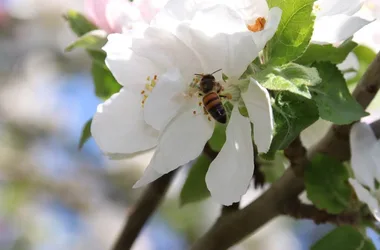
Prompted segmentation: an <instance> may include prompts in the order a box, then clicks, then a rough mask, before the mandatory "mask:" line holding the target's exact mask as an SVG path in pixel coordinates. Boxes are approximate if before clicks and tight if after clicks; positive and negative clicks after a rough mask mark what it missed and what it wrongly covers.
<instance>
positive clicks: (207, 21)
mask: <svg viewBox="0 0 380 250" xmlns="http://www.w3.org/2000/svg"><path fill="white" fill-rule="evenodd" d="M215 20H218V21H217V22H216V21H215ZM191 27H192V28H193V29H196V30H199V31H201V32H203V33H204V34H206V35H207V36H209V37H213V36H215V35H216V34H219V33H227V34H233V33H237V32H244V31H247V26H246V23H245V21H244V19H242V18H241V16H240V15H239V13H238V12H237V11H235V10H234V9H232V8H231V7H228V6H226V5H220V4H219V5H214V6H211V7H209V8H205V9H202V10H199V11H197V12H196V13H195V16H194V18H193V19H192V20H191ZM247 32H248V31H247Z"/></svg>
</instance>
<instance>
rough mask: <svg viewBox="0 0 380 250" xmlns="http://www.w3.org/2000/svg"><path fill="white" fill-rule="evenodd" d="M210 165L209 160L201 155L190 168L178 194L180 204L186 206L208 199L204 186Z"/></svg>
mask: <svg viewBox="0 0 380 250" xmlns="http://www.w3.org/2000/svg"><path fill="white" fill-rule="evenodd" d="M210 164H211V160H210V158H208V157H207V156H205V155H204V154H202V155H201V156H199V157H198V159H197V161H196V162H195V164H194V165H193V166H192V167H191V169H190V171H189V174H188V176H187V179H186V181H185V184H184V185H183V187H182V190H181V194H180V204H181V205H186V204H189V203H192V202H198V201H201V200H203V199H206V198H208V197H210V191H208V189H207V186H206V180H205V178H206V173H207V170H208V167H209V166H210Z"/></svg>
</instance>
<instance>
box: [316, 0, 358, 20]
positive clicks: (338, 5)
mask: <svg viewBox="0 0 380 250" xmlns="http://www.w3.org/2000/svg"><path fill="white" fill-rule="evenodd" d="M363 3H364V0H318V1H316V2H315V8H314V9H315V10H316V11H315V14H316V16H317V18H319V17H322V16H332V15H337V14H346V15H352V14H354V13H355V12H357V11H359V10H360V8H361V6H362V5H363Z"/></svg>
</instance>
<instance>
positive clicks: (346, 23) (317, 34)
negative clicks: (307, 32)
mask: <svg viewBox="0 0 380 250" xmlns="http://www.w3.org/2000/svg"><path fill="white" fill-rule="evenodd" d="M369 23H370V22H369V21H367V20H365V19H362V18H360V17H356V16H347V15H335V16H324V17H321V18H318V19H317V20H315V24H314V32H313V37H312V41H313V42H315V43H337V42H341V41H344V40H346V39H347V38H349V37H351V36H352V35H353V34H354V33H355V32H356V31H358V30H360V29H361V28H362V27H364V26H365V25H367V24H369Z"/></svg>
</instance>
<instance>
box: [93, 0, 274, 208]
mask: <svg viewBox="0 0 380 250" xmlns="http://www.w3.org/2000/svg"><path fill="white" fill-rule="evenodd" d="M181 2H182V1H179V0H175V1H171V2H170V3H169V4H168V6H169V7H165V9H164V11H163V12H162V13H161V14H158V19H161V20H169V19H172V17H173V16H177V15H179V14H183V12H180V11H179V10H178V9H172V10H169V8H171V7H170V6H172V5H173V4H174V3H177V4H181ZM182 10H183V9H182ZM165 13H166V14H165ZM167 13H170V15H169V14H167ZM165 15H166V16H165ZM173 20H174V19H173ZM215 20H218V22H215ZM165 25H167V26H165ZM266 39H269V38H268V37H267V38H266ZM266 39H263V40H262V41H263V42H264V41H265V42H266ZM256 41H257V39H253V38H252V32H251V31H250V30H249V29H248V28H247V25H246V21H245V20H244V19H242V17H241V15H240V14H239V13H238V12H236V10H234V9H232V8H230V7H228V6H227V5H209V6H207V8H206V7H205V8H197V11H195V12H194V13H193V14H192V16H191V17H188V18H186V19H176V20H175V22H174V21H173V22H170V23H166V22H161V21H158V22H155V24H154V25H152V26H150V27H148V28H146V29H145V30H144V31H141V32H136V33H128V34H112V35H110V36H109V37H108V43H107V44H106V46H105V47H104V50H105V51H106V52H107V58H106V64H107V66H108V67H109V68H110V70H111V72H112V73H113V75H114V76H115V78H116V79H117V81H118V82H119V83H120V84H122V85H123V88H122V90H121V91H120V93H118V94H116V95H114V96H112V97H111V98H110V99H109V100H107V101H106V102H105V103H104V104H101V105H99V107H98V110H97V113H96V114H95V116H94V118H93V122H92V127H91V132H92V135H93V137H94V138H95V140H96V142H97V144H98V145H99V147H100V148H101V149H102V150H103V151H104V152H105V153H106V154H122V155H124V154H134V153H137V152H140V151H144V150H147V149H150V148H153V147H156V149H155V153H154V155H153V158H152V160H151V162H150V164H149V165H148V167H147V168H146V170H145V172H144V175H143V177H142V178H141V179H140V180H139V181H138V182H137V183H136V184H135V187H140V186H142V185H145V184H147V183H149V182H151V181H154V180H155V179H157V178H159V177H160V176H162V175H163V174H166V173H168V172H170V171H172V170H174V169H176V168H177V167H179V166H181V165H184V164H186V163H188V162H190V161H192V160H194V159H195V158H197V157H198V156H199V155H200V154H201V153H202V151H203V148H204V146H205V144H206V143H207V141H208V140H209V139H210V138H211V136H212V134H213V131H214V125H215V120H214V119H213V118H212V117H210V115H209V114H207V113H205V111H204V109H203V105H202V98H201V97H200V96H199V94H200V91H199V90H198V88H197V82H198V81H199V77H198V76H195V74H207V73H211V72H213V71H216V70H218V69H221V70H222V71H221V72H218V73H216V74H215V78H216V80H217V81H219V82H221V83H222V79H221V73H223V74H225V75H227V76H228V77H229V79H239V78H240V76H241V75H242V74H243V72H244V71H245V70H246V68H247V66H248V65H249V64H250V63H251V62H252V61H253V60H254V59H255V58H256V57H257V55H258V52H259V49H258V46H257V44H256V43H255V42H256ZM235 87H236V86H235ZM201 94H202V93H201ZM241 96H242V99H243V101H244V103H245V106H246V108H247V110H248V114H249V118H246V117H244V116H242V115H241V114H240V112H239V109H238V108H239V105H238V103H235V105H234V108H233V110H232V114H231V117H230V119H229V123H228V125H227V130H226V133H227V135H226V136H227V141H226V143H225V144H224V146H223V148H222V150H221V152H220V153H219V154H218V156H217V157H216V159H215V160H214V161H213V163H212V164H211V165H210V169H209V172H208V173H207V176H206V182H207V186H208V188H209V190H210V192H211V195H212V197H213V198H214V199H216V200H217V201H219V202H220V203H222V204H225V205H229V204H231V203H233V202H236V201H239V200H240V197H241V195H243V194H244V193H245V192H246V190H247V188H248V185H249V181H250V179H251V178H252V173H253V169H254V163H253V145H252V139H251V134H252V131H251V124H250V122H253V123H254V139H255V143H256V144H257V147H258V150H259V152H266V151H268V149H269V146H270V142H271V139H272V130H273V118H272V109H271V105H270V97H269V94H268V92H267V90H266V89H265V88H263V87H261V86H260V85H259V84H258V83H257V82H256V81H255V80H253V79H250V82H249V85H248V88H247V90H245V91H244V92H243V93H242V95H241Z"/></svg>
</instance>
